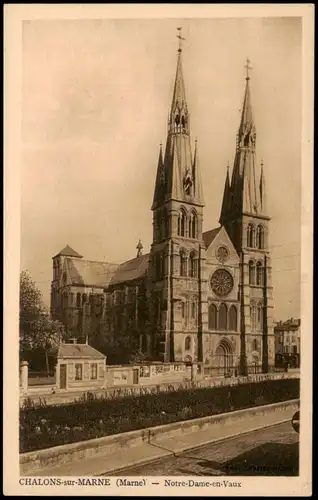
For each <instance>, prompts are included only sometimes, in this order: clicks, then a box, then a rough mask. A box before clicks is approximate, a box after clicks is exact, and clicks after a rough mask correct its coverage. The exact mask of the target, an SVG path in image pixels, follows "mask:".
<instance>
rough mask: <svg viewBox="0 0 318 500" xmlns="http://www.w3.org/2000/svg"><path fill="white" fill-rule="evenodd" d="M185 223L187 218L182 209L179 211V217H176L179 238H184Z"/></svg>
mask: <svg viewBox="0 0 318 500" xmlns="http://www.w3.org/2000/svg"><path fill="white" fill-rule="evenodd" d="M186 223H187V216H186V214H185V211H184V210H183V209H181V210H180V213H179V216H178V235H179V236H185V231H186Z"/></svg>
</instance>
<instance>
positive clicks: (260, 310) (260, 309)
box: [257, 303, 264, 330]
mask: <svg viewBox="0 0 318 500" xmlns="http://www.w3.org/2000/svg"><path fill="white" fill-rule="evenodd" d="M263 311H264V310H263V304H262V303H259V304H258V306H257V324H258V327H259V329H260V330H263Z"/></svg>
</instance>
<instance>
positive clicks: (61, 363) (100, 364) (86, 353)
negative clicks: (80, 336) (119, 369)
mask: <svg viewBox="0 0 318 500" xmlns="http://www.w3.org/2000/svg"><path fill="white" fill-rule="evenodd" d="M105 380H106V356H105V355H104V354H102V353H101V352H98V351H97V350H96V349H94V348H93V347H91V346H90V345H88V344H78V343H77V341H76V339H73V342H71V343H61V344H60V345H59V348H58V353H57V364H56V387H57V389H58V390H62V391H63V390H66V391H72V390H83V391H85V390H88V389H97V388H103V387H104V386H105Z"/></svg>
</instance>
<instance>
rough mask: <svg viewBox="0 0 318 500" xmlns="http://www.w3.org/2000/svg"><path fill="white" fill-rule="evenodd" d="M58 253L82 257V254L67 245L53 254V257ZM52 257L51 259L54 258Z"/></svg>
mask: <svg viewBox="0 0 318 500" xmlns="http://www.w3.org/2000/svg"><path fill="white" fill-rule="evenodd" d="M58 255H64V256H66V257H78V258H80V259H81V258H82V257H83V255H80V254H79V253H77V252H76V251H75V250H73V248H71V247H70V246H69V245H66V247H64V248H63V250H61V251H60V252H59V253H57V254H56V255H54V257H57V256H58ZM54 257H53V259H54Z"/></svg>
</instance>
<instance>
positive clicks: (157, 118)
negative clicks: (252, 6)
mask: <svg viewBox="0 0 318 500" xmlns="http://www.w3.org/2000/svg"><path fill="white" fill-rule="evenodd" d="M181 25H182V27H183V35H184V37H185V38H186V40H185V42H184V50H183V69H184V77H185V84H186V92H187V99H188V106H189V112H190V119H191V134H192V142H194V140H195V138H197V139H198V147H199V154H200V164H201V175H202V180H203V188H204V195H205V202H206V206H205V209H204V230H208V229H211V228H213V227H216V226H217V225H218V217H219V212H220V207H221V202H222V194H223V185H224V178H225V172H226V165H227V163H228V162H230V164H231V165H232V163H233V159H234V154H235V137H236V132H237V129H238V126H239V118H240V109H241V107H242V101H243V95H244V84H245V80H244V76H245V69H244V64H245V59H246V57H248V58H249V59H250V60H251V61H252V65H253V70H252V71H251V82H250V83H251V97H252V106H253V114H254V121H255V123H256V129H257V161H258V163H260V160H261V159H263V160H264V167H265V174H266V184H267V199H268V207H269V215H270V216H271V218H272V221H271V223H270V245H271V247H272V257H273V260H272V265H273V286H274V298H275V310H274V319H275V320H279V319H283V320H284V319H287V318H288V317H290V316H293V317H298V316H299V314H300V167H301V105H302V103H301V70H302V67H301V21H300V20H299V19H297V18H264V19H252V18H251V19H237V20H236V19H204V20H200V19H197V20H186V21H185V20H179V21H178V20H175V19H174V20H142V21H138V20H96V21H94V20H80V21H69V20H67V21H60V20H54V21H30V22H25V23H24V28H23V93H22V109H23V113H22V116H23V123H22V137H23V155H22V159H23V165H22V176H21V179H22V180H21V182H22V186H21V192H22V207H21V208H22V215H21V217H22V220H21V268H22V269H28V270H29V272H30V273H31V275H32V277H33V278H34V280H35V281H36V283H37V285H38V286H39V288H40V289H41V291H42V292H43V294H44V298H45V300H46V302H47V303H49V293H50V280H51V279H52V260H51V257H52V256H53V255H55V254H56V253H57V252H58V251H60V250H61V249H62V248H63V247H64V246H65V245H66V244H69V245H70V246H71V247H72V248H74V249H75V250H76V251H77V252H79V253H80V254H81V255H83V256H84V257H85V258H86V259H89V260H107V261H109V262H121V261H124V260H128V259H130V258H133V257H135V255H136V249H135V247H136V244H137V242H138V239H139V238H141V239H142V242H143V245H144V250H145V252H146V251H148V250H149V246H150V244H151V238H152V216H151V211H150V207H151V202H152V197H153V189H154V182H155V174H156V167H157V159H158V151H159V144H160V142H161V141H162V142H163V143H165V139H166V125H167V113H168V109H169V107H170V103H171V97H172V90H173V83H174V77H175V69H176V56H177V39H176V38H175V34H176V26H181Z"/></svg>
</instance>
